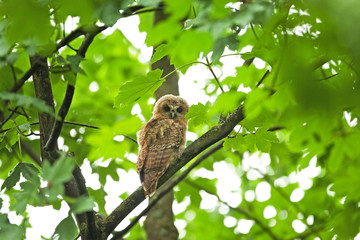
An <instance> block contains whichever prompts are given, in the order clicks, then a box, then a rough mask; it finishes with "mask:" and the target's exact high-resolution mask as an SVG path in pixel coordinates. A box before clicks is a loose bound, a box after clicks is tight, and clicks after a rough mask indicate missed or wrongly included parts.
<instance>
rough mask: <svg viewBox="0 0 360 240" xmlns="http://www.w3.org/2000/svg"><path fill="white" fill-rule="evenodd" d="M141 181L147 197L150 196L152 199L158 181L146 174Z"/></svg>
mask: <svg viewBox="0 0 360 240" xmlns="http://www.w3.org/2000/svg"><path fill="white" fill-rule="evenodd" d="M141 180H142V182H141V184H142V186H143V189H144V195H145V197H148V196H150V197H152V196H153V195H154V194H155V191H156V187H157V183H158V179H157V178H154V177H153V176H151V174H149V173H145V174H143V176H142V179H141Z"/></svg>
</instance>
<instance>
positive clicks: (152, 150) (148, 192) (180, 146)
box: [136, 95, 189, 197]
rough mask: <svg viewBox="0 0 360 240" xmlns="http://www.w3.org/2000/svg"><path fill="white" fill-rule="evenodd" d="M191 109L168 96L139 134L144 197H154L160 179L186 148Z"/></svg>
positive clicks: (137, 168)
mask: <svg viewBox="0 0 360 240" xmlns="http://www.w3.org/2000/svg"><path fill="white" fill-rule="evenodd" d="M188 109H189V105H188V104H187V102H186V101H185V100H184V99H183V98H181V97H177V96H174V95H165V96H163V97H161V98H160V99H159V100H158V101H157V102H156V104H155V107H154V111H153V116H152V117H151V119H150V120H149V121H148V122H147V123H145V125H144V126H143V127H142V128H141V130H140V131H139V133H138V142H139V156H138V160H137V163H136V171H137V172H138V174H139V175H140V181H141V184H142V186H143V189H144V193H145V197H147V196H152V195H153V194H154V193H155V190H156V187H157V183H158V180H159V178H160V177H161V176H162V175H163V174H164V173H165V171H166V169H167V168H168V166H169V164H170V163H171V162H172V161H173V160H175V159H177V158H178V157H179V156H180V154H181V153H182V152H183V150H184V148H185V138H186V135H185V134H186V128H187V120H186V119H185V118H184V116H185V114H186V113H187V112H188Z"/></svg>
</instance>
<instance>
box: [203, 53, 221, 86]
mask: <svg viewBox="0 0 360 240" xmlns="http://www.w3.org/2000/svg"><path fill="white" fill-rule="evenodd" d="M205 59H206V63H207V64H206V66H207V67H208V68H209V70H210V72H211V74H212V75H213V76H214V79H215V81H216V82H217V84H218V85H219V88H220V89H221V92H223V93H224V89H223V88H222V86H221V84H220V81H219V79H218V78H217V76H216V74H215V72H214V70H213V69H212V67H211V63H210V61H209V59H208V57H205Z"/></svg>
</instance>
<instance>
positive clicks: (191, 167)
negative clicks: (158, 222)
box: [113, 142, 223, 240]
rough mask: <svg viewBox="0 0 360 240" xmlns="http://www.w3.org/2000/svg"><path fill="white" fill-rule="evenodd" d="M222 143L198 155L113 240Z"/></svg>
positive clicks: (124, 232) (120, 235) (126, 230)
mask: <svg viewBox="0 0 360 240" xmlns="http://www.w3.org/2000/svg"><path fill="white" fill-rule="evenodd" d="M222 145H223V142H220V143H218V144H217V145H215V146H214V147H212V148H211V149H210V150H209V151H207V152H206V153H204V154H203V155H201V156H200V157H198V158H197V159H196V160H195V161H194V162H193V163H192V164H191V165H190V166H189V167H188V168H187V169H186V170H185V171H184V172H182V173H181V174H180V175H179V176H178V177H177V178H176V179H174V180H172V181H171V182H170V184H168V185H166V188H164V189H161V191H160V192H159V193H158V194H156V195H155V196H154V197H153V198H152V199H151V201H150V202H149V205H148V206H147V207H146V208H145V209H144V210H143V211H142V212H141V213H140V214H139V215H138V216H136V218H135V219H134V220H132V221H131V223H130V224H129V225H128V226H127V227H126V228H124V229H123V230H121V231H120V232H118V233H116V234H114V237H113V240H115V239H121V238H122V236H124V235H125V234H126V233H127V232H128V231H129V230H130V229H131V228H132V227H133V226H134V225H135V224H136V223H137V222H138V221H139V220H140V218H141V217H143V216H144V215H145V214H147V212H148V211H149V210H150V209H151V208H152V207H153V206H154V205H155V204H156V203H157V202H158V201H159V200H160V198H162V197H163V196H165V195H166V194H167V193H168V192H169V191H170V190H171V189H172V188H173V187H175V186H176V185H177V184H178V183H179V182H181V181H182V180H184V178H185V177H186V176H187V175H188V174H189V173H190V172H191V171H192V170H193V169H194V168H195V167H197V166H198V165H199V164H200V163H201V162H202V161H204V160H205V159H206V158H207V157H209V156H210V155H211V154H213V153H214V152H216V151H217V150H219V149H220V148H222Z"/></svg>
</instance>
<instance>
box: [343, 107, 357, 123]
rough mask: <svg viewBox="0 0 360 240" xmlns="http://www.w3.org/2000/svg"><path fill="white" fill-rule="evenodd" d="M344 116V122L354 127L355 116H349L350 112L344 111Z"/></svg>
mask: <svg viewBox="0 0 360 240" xmlns="http://www.w3.org/2000/svg"><path fill="white" fill-rule="evenodd" d="M344 118H345V120H346V123H347V124H348V125H349V127H355V126H356V125H357V122H358V121H357V118H353V119H352V117H351V113H349V112H347V111H344Z"/></svg>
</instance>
